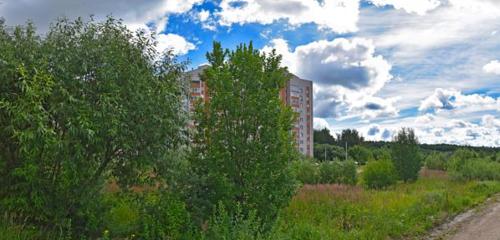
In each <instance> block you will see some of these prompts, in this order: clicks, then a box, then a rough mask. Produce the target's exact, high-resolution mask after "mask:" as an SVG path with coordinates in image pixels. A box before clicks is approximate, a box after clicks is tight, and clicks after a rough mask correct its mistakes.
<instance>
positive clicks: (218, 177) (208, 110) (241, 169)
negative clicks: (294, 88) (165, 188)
mask: <svg viewBox="0 0 500 240" xmlns="http://www.w3.org/2000/svg"><path fill="white" fill-rule="evenodd" d="M207 59H208V61H209V63H210V67H208V68H207V69H206V70H205V71H204V72H203V74H202V76H201V77H202V80H203V81H205V82H206V83H207V85H208V95H209V97H210V101H208V102H206V103H201V102H200V103H199V106H198V110H197V114H196V118H195V119H196V120H195V124H196V134H195V137H194V143H193V156H192V158H191V160H192V165H193V171H194V173H195V174H194V175H195V176H197V177H198V180H199V181H198V182H196V183H195V184H194V186H193V191H194V192H193V191H192V192H191V193H190V194H189V196H190V198H191V206H192V207H197V208H198V207H199V208H201V209H197V210H195V212H197V213H200V214H201V216H200V217H201V218H202V219H204V220H206V219H207V218H208V217H209V215H207V214H211V213H212V212H213V211H215V207H216V206H217V205H218V203H219V202H220V203H221V204H222V205H223V206H224V209H226V211H227V212H228V213H229V214H234V213H236V211H237V210H236V208H235V206H237V205H239V206H241V208H242V209H243V214H245V215H246V214H248V213H249V211H252V210H255V211H256V215H257V217H258V218H259V219H262V221H264V223H270V222H272V221H273V220H274V219H275V217H276V215H277V213H278V210H279V209H281V208H282V207H283V206H284V205H285V204H287V202H288V201H289V199H290V197H291V195H292V193H293V191H294V187H295V185H294V181H293V178H292V177H291V174H290V172H289V171H288V170H287V169H289V168H288V167H287V165H288V163H289V162H290V161H292V160H293V159H294V158H298V156H299V155H298V154H297V153H296V151H295V150H294V146H293V140H292V132H291V128H292V123H293V117H294V116H293V112H292V111H291V109H290V108H289V107H286V106H285V105H284V104H283V103H282V102H281V100H280V98H279V91H280V89H281V88H283V87H284V86H285V83H286V81H288V80H289V79H290V75H289V74H287V71H286V69H285V68H282V67H280V62H281V56H279V55H276V54H275V52H272V53H271V54H269V55H266V54H261V53H259V51H258V50H257V49H254V48H253V45H252V43H250V44H249V45H239V46H238V47H237V49H236V50H235V51H229V50H223V49H222V47H221V45H220V43H217V42H215V43H214V45H213V51H212V52H210V53H207Z"/></svg>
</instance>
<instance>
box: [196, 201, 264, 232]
mask: <svg viewBox="0 0 500 240" xmlns="http://www.w3.org/2000/svg"><path fill="white" fill-rule="evenodd" d="M236 209H237V210H236V212H235V213H234V214H229V213H228V212H227V211H226V210H225V208H224V205H222V204H219V205H218V207H217V210H216V211H215V213H214V215H213V216H212V218H211V219H210V221H209V223H208V228H207V230H206V231H205V233H204V234H203V236H202V239H206V240H219V239H227V240H254V239H255V240H260V239H265V237H264V236H265V235H264V234H263V228H262V221H261V220H260V219H259V218H258V217H257V216H256V212H255V211H250V212H249V213H248V214H244V213H243V211H242V210H241V207H240V205H237V207H236Z"/></svg>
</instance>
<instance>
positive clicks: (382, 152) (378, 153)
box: [372, 147, 392, 160]
mask: <svg viewBox="0 0 500 240" xmlns="http://www.w3.org/2000/svg"><path fill="white" fill-rule="evenodd" d="M372 154H373V159H375V160H383V159H391V158H392V157H391V151H390V150H389V149H388V148H387V147H380V148H375V149H372Z"/></svg>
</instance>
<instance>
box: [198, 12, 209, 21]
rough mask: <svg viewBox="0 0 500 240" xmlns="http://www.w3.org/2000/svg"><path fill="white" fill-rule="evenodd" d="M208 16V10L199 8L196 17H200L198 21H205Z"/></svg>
mask: <svg viewBox="0 0 500 240" xmlns="http://www.w3.org/2000/svg"><path fill="white" fill-rule="evenodd" d="M208 17H210V11H208V10H201V11H200V12H199V13H198V18H199V19H200V21H202V22H205V21H207V20H208Z"/></svg>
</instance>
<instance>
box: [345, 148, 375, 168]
mask: <svg viewBox="0 0 500 240" xmlns="http://www.w3.org/2000/svg"><path fill="white" fill-rule="evenodd" d="M348 153H349V156H350V157H351V158H352V159H353V160H354V161H355V162H357V163H358V164H360V165H364V164H365V163H367V162H368V161H369V160H372V159H373V154H372V152H371V151H370V150H369V149H368V148H365V147H362V146H359V145H356V146H354V147H351V148H349V151H348Z"/></svg>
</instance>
